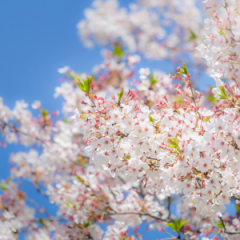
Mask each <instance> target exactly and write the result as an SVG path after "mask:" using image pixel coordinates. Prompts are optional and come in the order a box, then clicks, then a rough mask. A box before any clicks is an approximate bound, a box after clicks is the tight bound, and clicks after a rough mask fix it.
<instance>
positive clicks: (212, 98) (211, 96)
mask: <svg viewBox="0 0 240 240" xmlns="http://www.w3.org/2000/svg"><path fill="white" fill-rule="evenodd" d="M206 98H207V100H208V101H209V102H211V103H213V104H214V105H216V99H215V98H214V96H213V95H212V94H211V95H210V96H206Z"/></svg>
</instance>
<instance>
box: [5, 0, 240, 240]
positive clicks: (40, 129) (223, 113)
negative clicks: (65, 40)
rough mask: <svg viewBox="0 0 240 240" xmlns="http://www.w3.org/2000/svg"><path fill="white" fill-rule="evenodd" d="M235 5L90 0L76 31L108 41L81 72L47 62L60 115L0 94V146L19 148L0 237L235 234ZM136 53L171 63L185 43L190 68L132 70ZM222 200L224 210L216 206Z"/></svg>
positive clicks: (89, 39)
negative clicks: (204, 75)
mask: <svg viewBox="0 0 240 240" xmlns="http://www.w3.org/2000/svg"><path fill="white" fill-rule="evenodd" d="M239 7H240V6H239V1H237V0H225V1H215V0H211V1H210V0H206V1H205V9H204V10H201V9H200V8H199V3H198V2H197V1H194V0H184V1H181V4H180V2H179V1H177V0H173V1H159V0H148V1H146V0H139V1H138V3H137V4H132V5H130V7H129V9H128V10H127V9H125V8H121V7H119V5H118V3H117V1H115V0H106V1H100V0H97V1H94V3H93V9H88V10H86V12H85V15H86V19H85V20H83V21H81V22H80V23H79V25H78V28H79V31H80V35H81V38H82V39H83V41H84V43H85V44H86V45H91V44H93V42H94V41H96V42H98V43H99V44H101V45H107V44H111V45H112V49H105V50H103V51H102V54H103V58H104V60H103V62H102V63H101V64H99V65H97V66H95V67H94V69H93V72H94V74H93V75H91V76H90V75H89V74H86V73H76V72H74V71H73V70H72V69H70V67H67V66H66V67H63V68H60V69H58V71H59V73H61V74H63V77H62V79H61V81H62V83H61V86H59V87H57V88H56V89H55V94H54V96H55V97H59V96H62V97H63V99H64V102H63V107H62V110H61V113H60V111H56V112H52V113H50V112H48V111H47V110H46V109H44V108H43V106H41V102H40V101H35V102H34V103H33V104H32V105H31V107H32V110H29V109H28V104H27V103H25V102H24V101H23V100H22V101H17V102H16V105H15V107H14V108H13V109H10V108H9V107H7V106H6V105H4V103H3V100H2V98H0V129H1V132H2V138H1V142H0V145H2V146H3V147H6V145H7V144H13V143H20V144H21V145H23V146H24V147H26V151H21V152H17V153H14V154H12V155H11V157H10V162H11V168H10V176H9V179H7V180H2V181H1V183H0V187H1V191H2V193H1V195H0V239H11V240H12V239H17V238H18V237H19V236H24V239H27V240H36V239H39V240H40V239H44V240H50V239H56V240H70V239H71V240H80V239H81V240H82V239H86V240H87V239H93V240H100V239H104V240H112V239H115V240H119V239H121V240H123V239H124V240H125V239H128V240H137V239H141V238H142V236H141V234H140V231H139V229H138V228H139V226H140V225H141V224H142V223H145V224H147V230H153V229H155V230H158V231H159V237H161V236H162V235H161V233H164V234H169V236H170V237H171V238H173V239H181V238H184V239H195V240H198V239H203V240H209V239H214V240H216V239H218V238H220V237H223V238H225V239H231V240H235V239H239V236H240V221H239V216H240V189H239V182H240V172H239V169H240V127H239V125H240V93H239V82H238V51H239V46H238V42H239V37H238V31H239V30H238V29H239V21H238V20H239ZM189 9H190V10H191V11H189ZM204 12H205V13H206V14H208V16H209V19H207V20H205V23H204V28H203V29H202V30H201V22H202V21H201V16H202V14H203V13H204ZM159 15H160V17H159ZM201 36H204V40H203V42H202V41H201ZM197 46H198V47H197ZM196 47H197V49H196ZM126 49H129V50H130V52H133V53H131V54H130V53H129V52H128V51H126ZM136 52H138V53H140V54H142V55H143V56H145V57H147V58H153V59H161V60H162V59H171V60H172V61H173V66H175V64H176V62H177V63H179V61H180V60H181V59H182V58H183V59H188V60H189V58H188V57H186V55H184V54H185V53H190V56H191V57H192V60H191V62H192V66H191V70H192V72H193V74H192V73H191V70H190V67H189V68H188V64H187V65H186V64H184V63H182V64H181V67H177V68H176V71H175V73H174V74H173V73H171V74H167V73H164V72H162V71H160V70H156V71H151V70H150V69H149V68H147V67H146V68H140V69H139V70H136V69H137V68H136V64H137V63H139V62H140V60H141V58H140V56H139V55H138V54H137V53H136ZM200 56H201V57H203V58H205V59H206V63H207V67H208V69H209V70H211V71H212V77H214V79H215V80H216V86H215V87H214V88H212V91H211V94H210V95H209V96H207V97H205V96H204V93H203V94H202V93H200V92H199V91H197V90H195V89H194V88H195V87H196V83H195V82H193V81H192V79H191V76H192V75H194V74H195V75H197V74H196V72H194V71H195V70H196V69H198V70H199V69H200V70H201V71H202V68H201V66H204V62H203V61H202V60H201V61H200ZM199 63H200V65H199ZM207 67H206V68H207ZM204 68H205V66H204ZM226 80H227V81H226ZM194 84H195V85H194ZM207 99H210V100H211V102H212V103H214V105H213V104H212V105H211V104H210V103H207ZM206 103H207V104H206ZM69 113H70V114H69ZM22 180H24V181H25V180H27V181H29V182H30V183H31V184H32V186H33V187H34V188H35V190H36V191H37V192H38V194H41V195H42V196H43V197H44V198H45V199H46V200H47V201H48V202H49V203H51V204H55V205H56V206H57V208H58V211H57V214H56V216H53V215H52V214H50V213H48V211H47V209H45V208H43V207H42V206H40V205H39V203H38V202H37V200H36V201H35V200H33V199H31V198H30V197H29V196H28V194H27V193H25V192H24V191H23V188H22V183H21V182H22ZM230 201H231V202H233V201H235V208H236V215H230V214H229V213H227V212H226V210H225V209H226V205H228V204H230ZM172 205H176V208H177V212H175V211H173V210H172ZM179 216H180V218H179ZM102 224H106V225H107V228H106V231H103V228H102V226H103V225H102ZM106 225H105V226H106ZM169 229H172V232H173V233H172V232H169ZM173 234H174V235H173Z"/></svg>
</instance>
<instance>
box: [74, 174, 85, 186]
mask: <svg viewBox="0 0 240 240" xmlns="http://www.w3.org/2000/svg"><path fill="white" fill-rule="evenodd" d="M76 177H77V180H78V181H79V182H81V183H82V184H84V185H86V183H85V181H84V180H83V179H82V178H81V177H79V176H76Z"/></svg>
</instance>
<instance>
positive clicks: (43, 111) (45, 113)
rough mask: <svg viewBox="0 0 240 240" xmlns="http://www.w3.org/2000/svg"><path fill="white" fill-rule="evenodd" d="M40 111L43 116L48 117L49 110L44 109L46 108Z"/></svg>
mask: <svg viewBox="0 0 240 240" xmlns="http://www.w3.org/2000/svg"><path fill="white" fill-rule="evenodd" d="M40 112H41V113H42V115H43V117H44V118H46V117H47V115H48V111H47V110H44V109H42V108H41V109H40Z"/></svg>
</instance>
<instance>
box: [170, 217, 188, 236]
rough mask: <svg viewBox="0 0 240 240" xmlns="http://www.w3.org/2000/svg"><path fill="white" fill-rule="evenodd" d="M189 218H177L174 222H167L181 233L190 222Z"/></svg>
mask: <svg viewBox="0 0 240 240" xmlns="http://www.w3.org/2000/svg"><path fill="white" fill-rule="evenodd" d="M188 221H189V220H185V221H182V218H181V217H180V218H179V219H177V220H175V222H174V223H171V222H169V223H167V224H166V225H167V226H168V227H170V228H172V230H173V231H175V232H177V233H178V234H179V233H180V230H181V228H182V227H183V226H184V225H185V224H186V223H187V222H188Z"/></svg>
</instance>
